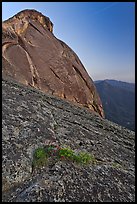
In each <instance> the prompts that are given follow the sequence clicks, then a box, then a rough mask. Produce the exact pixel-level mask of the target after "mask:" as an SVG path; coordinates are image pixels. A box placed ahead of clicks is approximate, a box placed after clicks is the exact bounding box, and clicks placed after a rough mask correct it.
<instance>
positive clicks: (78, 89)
mask: <svg viewBox="0 0 137 204" xmlns="http://www.w3.org/2000/svg"><path fill="white" fill-rule="evenodd" d="M2 62H3V65H2V75H3V78H12V79H15V80H16V81H18V82H21V83H23V84H25V85H29V86H32V87H35V88H36V89H40V90H41V91H43V92H48V93H51V94H53V95H55V96H59V97H60V98H65V99H67V100H68V101H71V102H74V103H77V104H79V105H82V106H85V107H88V108H89V109H90V110H91V111H94V112H97V113H99V115H101V116H104V113H103V109H102V104H101V101H100V98H99V96H98V93H97V91H96V88H95V86H94V83H93V81H92V79H91V78H90V77H89V75H88V73H87V71H86V70H85V68H84V66H83V65H82V63H81V61H80V60H79V58H78V56H77V55H76V54H75V53H74V52H73V51H72V50H71V48H69V46H68V45H66V44H65V43H64V42H62V41H61V40H58V39H57V38H56V37H55V36H54V35H53V24H52V22H51V21H50V20H49V18H48V17H45V16H43V15H42V14H41V13H39V12H37V11H35V10H24V11H22V12H20V13H18V14H17V15H15V16H14V17H12V18H10V19H9V20H7V21H4V22H3V23H2Z"/></svg>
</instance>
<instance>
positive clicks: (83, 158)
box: [59, 148, 95, 164]
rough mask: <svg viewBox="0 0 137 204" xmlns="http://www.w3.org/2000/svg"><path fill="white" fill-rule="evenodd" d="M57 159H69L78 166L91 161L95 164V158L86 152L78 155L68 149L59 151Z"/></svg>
mask: <svg viewBox="0 0 137 204" xmlns="http://www.w3.org/2000/svg"><path fill="white" fill-rule="evenodd" d="M59 157H61V158H64V159H69V160H72V161H74V162H77V163H80V164H88V163H90V162H91V161H92V162H95V158H94V156H92V155H91V154H89V153H87V152H79V153H78V154H76V153H75V152H74V151H73V150H72V149H70V148H61V149H60V150H59Z"/></svg>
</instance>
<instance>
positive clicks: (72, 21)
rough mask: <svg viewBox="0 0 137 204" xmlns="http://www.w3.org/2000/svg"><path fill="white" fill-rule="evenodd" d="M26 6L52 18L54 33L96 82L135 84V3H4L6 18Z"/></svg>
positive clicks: (3, 8)
mask: <svg viewBox="0 0 137 204" xmlns="http://www.w3.org/2000/svg"><path fill="white" fill-rule="evenodd" d="M24 9H35V10H38V11H39V12H41V13H42V14H43V15H45V16H47V17H49V18H50V20H51V21H52V23H53V24H54V27H53V34H54V35H55V36H56V37H57V38H59V39H60V40H62V41H64V42H65V43H66V44H67V45H68V46H69V47H71V48H72V50H73V51H74V52H75V53H76V54H77V55H78V57H79V59H80V60H81V62H82V64H83V65H84V67H85V68H86V70H87V72H88V73H89V75H90V77H91V78H92V80H93V81H97V80H104V79H114V80H118V81H124V82H130V83H135V3H134V2H2V20H7V19H8V18H10V17H12V16H13V15H15V14H17V13H18V12H19V11H21V10H24Z"/></svg>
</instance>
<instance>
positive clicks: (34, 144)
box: [2, 80, 135, 202]
mask: <svg viewBox="0 0 137 204" xmlns="http://www.w3.org/2000/svg"><path fill="white" fill-rule="evenodd" d="M2 97H3V98H2V119H3V120H2V123H3V124H2V125H3V129H2V136H3V137H2V150H3V154H2V155H3V158H2V170H3V175H2V179H3V182H2V187H3V191H2V197H3V202H6V201H7V202H42V201H43V202H57V201H58V202H67V201H69V202H72V201H73V202H85V201H87V202H135V176H134V166H135V154H134V136H135V133H134V132H132V131H129V130H127V129H126V128H123V127H121V126H118V125H116V124H115V123H112V122H110V121H108V120H106V119H103V118H101V117H99V116H98V114H93V113H91V112H89V111H88V109H86V108H80V107H78V106H75V105H72V103H69V102H67V101H65V100H62V99H60V98H57V97H55V96H52V95H50V94H44V93H42V92H40V91H38V90H36V89H34V88H29V87H25V86H24V85H19V84H18V83H15V82H12V81H5V80H4V81H3V82H2ZM49 140H50V141H54V143H56V144H58V145H59V146H62V145H67V146H70V147H71V148H72V149H73V150H77V151H79V150H83V151H84V150H86V151H88V152H89V153H91V154H92V155H94V157H95V159H96V163H91V164H89V165H87V166H82V165H78V164H75V163H73V162H71V161H65V160H64V161H63V160H54V158H52V157H51V158H50V159H49V161H48V163H47V165H46V166H45V167H43V168H41V169H38V170H36V171H32V160H33V153H34V151H35V149H36V148H38V147H42V146H44V145H45V143H46V142H47V141H49Z"/></svg>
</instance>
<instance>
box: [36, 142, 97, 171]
mask: <svg viewBox="0 0 137 204" xmlns="http://www.w3.org/2000/svg"><path fill="white" fill-rule="evenodd" d="M53 156H54V158H57V159H65V160H70V161H73V162H76V163H79V164H84V165H86V164H89V163H90V162H92V163H95V162H96V160H95V158H94V156H93V155H91V154H89V153H87V152H79V153H76V152H75V151H74V150H72V149H71V148H70V147H58V146H54V145H47V146H46V147H39V148H37V149H36V150H35V152H34V155H33V162H32V166H33V168H36V167H38V168H39V167H42V166H45V165H46V164H47V161H48V158H49V157H53Z"/></svg>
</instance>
